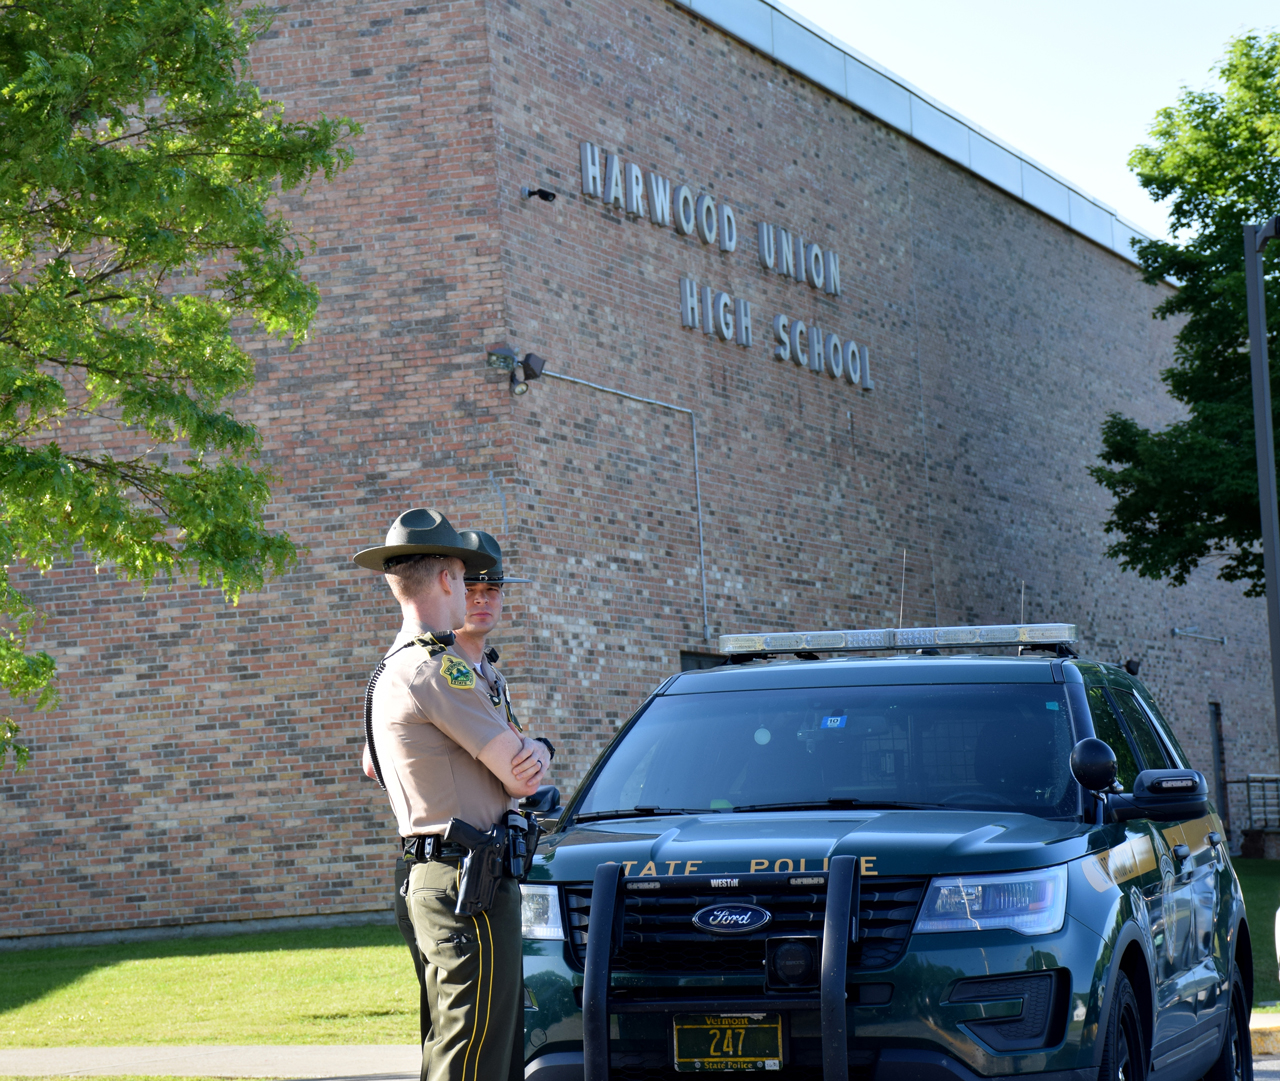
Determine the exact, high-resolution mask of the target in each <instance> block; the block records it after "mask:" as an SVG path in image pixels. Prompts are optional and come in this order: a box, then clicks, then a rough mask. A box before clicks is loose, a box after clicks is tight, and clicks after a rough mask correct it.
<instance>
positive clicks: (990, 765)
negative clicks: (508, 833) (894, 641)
mask: <svg viewBox="0 0 1280 1081" xmlns="http://www.w3.org/2000/svg"><path fill="white" fill-rule="evenodd" d="M1073 742H1074V740H1073V738H1072V733H1071V720H1070V715H1069V713H1068V711H1067V702H1066V698H1065V696H1064V694H1063V688H1062V687H1061V686H1060V685H1057V684H1031V685H1028V684H997V685H974V684H963V685H944V686H936V685H935V686H908V687H902V686H897V687H822V688H816V689H814V690H776V691H721V692H716V693H710V694H684V695H670V696H664V697H660V698H657V699H655V700H654V701H653V702H652V703H651V704H650V705H649V708H648V709H647V710H645V712H644V713H643V714H642V715H641V716H640V717H639V718H638V719H637V720H636V722H635V724H634V725H632V727H631V728H630V729H629V730H628V731H627V733H626V735H625V736H623V738H622V739H621V740H619V741H618V742H617V743H616V744H615V745H614V747H613V748H612V751H611V753H610V755H609V758H608V760H607V761H606V762H605V763H604V765H603V766H602V767H601V769H600V771H599V773H598V774H597V775H596V777H595V779H594V780H593V781H592V783H591V787H590V789H589V790H588V791H587V793H586V795H585V796H584V798H583V800H582V802H581V804H580V805H579V806H578V808H577V810H576V812H575V814H576V816H578V817H587V816H592V815H600V816H601V817H604V816H605V813H606V812H612V811H621V812H623V813H626V812H628V811H629V812H631V813H633V814H634V813H637V812H644V811H646V810H648V811H651V812H652V811H657V812H661V811H663V810H671V811H734V810H741V809H746V808H751V807H759V806H760V805H765V806H769V805H778V806H780V807H785V806H788V805H790V806H795V805H816V806H820V807H822V806H827V805H828V803H829V801H830V805H832V806H840V805H842V804H844V805H852V804H855V803H865V804H868V805H872V806H874V805H877V804H878V805H881V806H883V805H885V804H890V805H892V804H908V805H917V806H918V805H930V806H937V805H941V806H944V807H954V808H957V809H962V808H987V809H992V810H1007V809H1015V810H1018V811H1025V812H1027V813H1029V814H1035V815H1040V816H1041V817H1057V816H1074V815H1076V814H1077V812H1078V798H1077V793H1076V787H1075V784H1074V783H1073V781H1072V778H1071V771H1070V768H1069V765H1068V760H1069V757H1070V754H1071V747H1072V745H1073Z"/></svg>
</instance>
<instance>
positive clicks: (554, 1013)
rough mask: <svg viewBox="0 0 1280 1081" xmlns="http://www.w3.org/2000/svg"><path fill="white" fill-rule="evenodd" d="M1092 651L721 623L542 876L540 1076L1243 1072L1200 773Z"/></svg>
mask: <svg viewBox="0 0 1280 1081" xmlns="http://www.w3.org/2000/svg"><path fill="white" fill-rule="evenodd" d="M1075 640H1076V633H1075V628H1074V627H1072V626H1070V625H1066V624H1036V625H1014V626H999V627H942V628H923V629H922V628H916V629H911V630H884V631H836V632H817V633H807V634H759V635H727V636H725V637H722V638H721V639H720V650H721V652H722V653H723V654H725V655H726V663H725V664H723V665H722V666H720V667H717V668H713V669H708V670H703V671H692V672H682V673H680V674H679V675H676V676H672V677H671V678H670V679H668V680H667V681H666V682H665V683H663V684H662V686H660V687H659V688H658V689H657V690H656V691H655V692H654V693H653V694H652V695H651V696H650V697H649V698H648V699H647V700H646V701H645V703H644V704H643V705H642V706H641V707H640V709H639V710H638V711H637V712H636V714H635V715H634V716H633V717H632V718H631V719H630V720H629V721H628V722H627V723H626V724H625V725H624V726H623V727H622V729H621V730H620V731H619V733H618V735H617V737H616V738H615V739H614V740H613V742H612V743H611V744H610V746H609V747H608V749H607V750H606V751H605V752H604V753H603V754H601V756H600V758H599V759H598V760H597V762H596V763H595V765H594V766H593V767H592V769H591V771H590V772H589V773H588V775H587V776H586V778H585V779H584V780H583V782H582V784H581V786H580V787H579V788H578V790H577V792H576V793H575V795H574V797H573V799H572V800H571V801H570V802H569V804H568V806H567V807H565V809H564V811H563V813H562V814H561V816H560V821H559V823H558V824H557V826H556V827H555V828H554V830H553V831H552V832H551V833H550V834H549V835H548V836H547V837H546V838H545V839H544V841H543V843H542V845H541V847H540V848H539V852H538V856H537V859H536V861H535V864H534V867H533V870H532V872H531V874H530V876H529V879H528V881H527V882H526V884H525V885H524V886H523V887H522V888H523V891H524V938H525V946H524V965H525V969H524V971H525V987H526V991H525V1062H526V1065H525V1077H526V1078H529V1079H536V1081H568V1079H573V1081H583V1079H585V1081H604V1079H606V1078H613V1079H617V1081H622V1079H626V1081H640V1079H649V1078H665V1077H669V1076H673V1075H674V1074H676V1073H704V1074H705V1073H724V1072H730V1071H746V1072H761V1073H771V1072H772V1073H773V1074H776V1075H777V1076H779V1077H789V1078H822V1079H824V1081H835V1079H837V1078H839V1079H840V1081H847V1079H848V1078H849V1077H850V1076H856V1077H868V1078H875V1079H877V1081H879V1079H894V1078H904V1079H912V1081H935V1079H937V1081H943V1079H946V1081H968V1079H973V1078H979V1077H996V1076H1000V1077H1006V1076H1012V1075H1018V1076H1028V1075H1029V1076H1034V1077H1038V1078H1043V1079H1046V1081H1048V1079H1052V1081H1085V1079H1086V1078H1088V1079H1090V1081H1092V1079H1094V1078H1098V1079H1100V1081H1112V1079H1115V1081H1144V1079H1148V1078H1150V1079H1153V1081H1165V1079H1170V1081H1172V1079H1186V1081H1191V1079H1195V1078H1201V1077H1209V1078H1212V1079H1214V1081H1229V1079H1235V1081H1251V1078H1252V1060H1251V1057H1250V1050H1249V1011H1250V1008H1251V1004H1252V987H1253V970H1252V954H1251V952H1250V944H1249V930H1248V927H1247V924H1246V920H1245V910H1244V902H1243V899H1242V897H1241V893H1240V886H1239V883H1238V882H1237V880H1236V876H1235V872H1234V871H1233V870H1232V867H1231V861H1230V858H1229V856H1228V852H1227V848H1226V844H1225V841H1224V838H1223V836H1222V826H1221V823H1220V822H1219V820H1218V818H1217V816H1216V815H1215V814H1214V812H1213V810H1212V808H1211V807H1210V805H1209V802H1208V798H1207V792H1206V786H1205V781H1204V778H1203V777H1202V776H1201V775H1200V774H1199V773H1197V772H1195V771H1194V770H1192V769H1189V768H1188V765H1187V757H1186V755H1185V754H1184V753H1183V751H1182V749H1181V748H1180V747H1179V746H1178V741H1177V739H1176V738H1175V737H1174V735H1173V732H1172V731H1171V730H1170V728H1169V725H1168V724H1167V723H1166V722H1165V720H1164V718H1163V717H1162V716H1161V714H1160V710H1159V709H1158V708H1157V706H1156V704H1155V701H1154V699H1153V698H1152V697H1151V694H1150V693H1149V692H1148V691H1147V689H1146V688H1145V687H1144V686H1142V684H1141V683H1139V682H1138V681H1137V680H1136V679H1134V678H1132V677H1131V676H1130V675H1129V674H1128V673H1127V672H1126V671H1125V670H1124V669H1122V668H1118V667H1115V666H1113V665H1109V664H1099V663H1094V662H1091V661H1085V660H1080V659H1078V658H1077V656H1076V654H1075V652H1074V651H1073V650H1072V649H1071V644H1072V643H1073V642H1074V641H1075ZM996 645H1007V646H1014V647H1018V648H1017V654H1018V655H1008V656H999V655H996V656H992V655H978V654H973V655H968V656H955V655H947V654H944V653H943V652H942V651H943V650H944V649H946V650H951V649H955V648H957V647H960V648H964V647H968V648H969V649H971V650H972V649H974V648H978V649H983V650H986V649H988V647H991V646H996ZM874 650H896V651H912V652H909V653H906V654H902V653H899V655H895V656H861V657H851V656H836V657H831V658H828V659H820V658H819V656H818V655H819V654H820V653H822V652H829V653H837V654H847V653H850V652H858V651H874Z"/></svg>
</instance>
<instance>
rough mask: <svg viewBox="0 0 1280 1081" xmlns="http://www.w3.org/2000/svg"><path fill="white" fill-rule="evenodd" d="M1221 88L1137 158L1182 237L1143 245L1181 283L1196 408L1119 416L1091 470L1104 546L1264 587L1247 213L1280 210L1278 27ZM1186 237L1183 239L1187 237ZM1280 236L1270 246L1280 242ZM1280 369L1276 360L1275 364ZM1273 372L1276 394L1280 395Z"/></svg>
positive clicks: (1154, 278) (1131, 558) (1177, 376)
mask: <svg viewBox="0 0 1280 1081" xmlns="http://www.w3.org/2000/svg"><path fill="white" fill-rule="evenodd" d="M1217 70H1218V72H1219V74H1220V76H1221V81H1222V86H1223V89H1222V91H1221V92H1216V91H1192V90H1186V89H1184V90H1183V91H1182V94H1181V96H1180V98H1179V100H1178V103H1177V104H1176V105H1174V106H1172V107H1170V108H1166V109H1162V110H1160V112H1159V113H1158V114H1157V116H1156V121H1155V124H1154V125H1153V127H1152V129H1151V136H1152V142H1151V144H1150V145H1145V146H1140V147H1138V148H1137V149H1136V150H1135V151H1134V152H1133V155H1132V157H1130V159H1129V166H1130V168H1131V169H1133V170H1134V172H1136V173H1137V175H1138V179H1139V180H1140V181H1141V183H1142V185H1143V187H1145V188H1146V189H1147V190H1148V191H1149V192H1150V193H1151V195H1152V196H1153V197H1154V198H1156V199H1159V200H1163V199H1170V200H1171V203H1170V212H1169V214H1170V232H1171V235H1172V236H1173V237H1174V238H1175V240H1174V242H1172V243H1170V242H1165V241H1160V240H1153V241H1147V242H1145V243H1141V244H1137V245H1135V250H1136V251H1137V255H1138V259H1139V261H1140V263H1141V265H1142V271H1143V276H1144V278H1145V280H1146V281H1147V282H1148V283H1153V284H1154V283H1156V282H1159V281H1161V280H1162V279H1172V280H1174V281H1175V282H1177V283H1178V288H1177V292H1175V293H1173V294H1172V295H1170V296H1169V297H1168V298H1166V299H1165V300H1164V301H1163V302H1161V303H1160V304H1159V306H1157V308H1156V309H1155V314H1156V316H1157V317H1159V318H1162V319H1167V318H1170V317H1175V316H1178V317H1185V320H1186V321H1185V323H1184V324H1183V326H1182V328H1181V329H1180V330H1179V331H1178V334H1177V336H1176V345H1175V349H1174V363H1173V366H1172V367H1170V368H1168V369H1166V370H1165V371H1164V372H1163V373H1162V378H1163V379H1164V382H1165V385H1166V386H1167V387H1168V388H1169V393H1170V394H1171V395H1172V396H1173V397H1174V398H1175V399H1176V400H1177V401H1179V402H1181V403H1182V404H1183V405H1184V406H1186V411H1187V412H1186V417H1185V419H1183V420H1180V421H1178V422H1176V423H1174V424H1171V425H1169V426H1168V427H1166V428H1163V429H1160V430H1158V431H1152V430H1148V429H1146V428H1143V427H1142V426H1141V425H1139V424H1138V423H1137V422H1136V421H1134V420H1133V419H1131V418H1129V417H1125V416H1122V415H1120V414H1118V413H1112V414H1110V415H1109V416H1108V417H1107V419H1106V421H1105V422H1104V423H1103V426H1102V442H1103V452H1102V455H1101V459H1102V461H1103V462H1104V463H1105V464H1103V465H1098V466H1095V467H1094V468H1093V469H1092V470H1091V472H1092V474H1093V476H1094V478H1095V479H1096V480H1097V481H1098V482H1099V483H1100V484H1102V485H1103V486H1104V487H1106V488H1107V489H1109V490H1110V491H1111V493H1112V494H1113V495H1114V496H1115V497H1116V502H1115V505H1114V508H1113V510H1112V513H1111V517H1110V519H1109V520H1108V521H1107V523H1106V530H1107V532H1108V533H1112V534H1118V535H1119V539H1117V540H1116V541H1115V542H1114V543H1113V544H1111V545H1110V546H1109V547H1108V548H1107V554H1108V555H1109V556H1111V557H1113V558H1117V559H1119V560H1120V561H1121V566H1123V567H1124V568H1125V569H1129V570H1136V571H1137V572H1138V573H1139V574H1140V575H1142V576H1144V577H1147V578H1168V579H1170V580H1171V581H1172V582H1173V583H1174V584H1175V585H1183V584H1184V583H1185V582H1186V580H1187V576H1188V575H1189V574H1190V573H1191V571H1192V570H1194V569H1195V568H1196V567H1197V566H1198V565H1199V564H1200V563H1201V562H1202V561H1207V562H1209V563H1211V564H1216V565H1217V567H1218V575H1219V577H1220V578H1223V579H1224V580H1226V581H1228V582H1244V583H1247V588H1246V589H1245V595H1246V596H1258V595H1260V594H1261V593H1262V592H1263V591H1264V589H1265V583H1264V580H1263V570H1262V553H1261V550H1260V541H1261V526H1260V516H1259V511H1258V481H1257V466H1256V461H1257V459H1256V456H1255V454H1254V436H1253V397H1252V388H1251V383H1250V378H1249V330H1248V319H1247V313H1246V308H1245V285H1244V239H1243V235H1242V232H1241V227H1242V226H1243V224H1244V223H1245V222H1246V221H1260V220H1263V219H1265V218H1268V217H1271V216H1273V215H1275V214H1277V213H1280V34H1277V33H1272V34H1270V35H1268V36H1266V37H1260V36H1257V35H1248V36H1244V37H1240V38H1237V39H1235V40H1233V41H1231V42H1230V43H1228V46H1227V53H1226V57H1225V59H1224V60H1223V61H1222V62H1221V64H1220V65H1219V66H1218V69H1217ZM1179 238H1184V239H1182V240H1181V241H1180V240H1179ZM1276 248H1280V245H1272V249H1276ZM1276 254H1280V253H1277V252H1276V251H1274V250H1272V251H1269V253H1268V259H1267V271H1266V273H1267V304H1268V320H1269V326H1268V338H1269V342H1270V349H1271V355H1272V357H1273V358H1274V357H1277V354H1278V353H1280V350H1278V349H1277V345H1278V344H1280V343H1277V340H1276V339H1277V334H1276V329H1277V327H1280V290H1278V289H1277V282H1276V280H1275V273H1274V267H1275V259H1274V258H1273V257H1272V256H1274V255H1276ZM1273 372H1274V365H1273ZM1278 391H1280V382H1277V381H1276V379H1275V376H1274V374H1273V377H1272V394H1273V400H1274V401H1275V402H1276V403H1277V404H1278V405H1280V393H1277V392H1278Z"/></svg>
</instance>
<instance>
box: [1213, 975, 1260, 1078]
mask: <svg viewBox="0 0 1280 1081" xmlns="http://www.w3.org/2000/svg"><path fill="white" fill-rule="evenodd" d="M1204 1081H1253V1046H1252V1044H1251V1043H1250V1041H1249V1008H1248V1006H1246V1005H1245V999H1244V982H1243V981H1242V980H1241V979H1240V974H1239V973H1238V972H1236V971H1234V970H1233V971H1232V973H1231V1008H1230V1010H1228V1011H1227V1035H1226V1038H1225V1039H1224V1040H1223V1041H1222V1053H1221V1054H1220V1055H1218V1061H1217V1062H1215V1063H1214V1064H1213V1065H1212V1066H1211V1067H1210V1068H1209V1072H1208V1073H1207V1074H1205V1075H1204Z"/></svg>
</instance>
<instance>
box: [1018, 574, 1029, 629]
mask: <svg viewBox="0 0 1280 1081" xmlns="http://www.w3.org/2000/svg"><path fill="white" fill-rule="evenodd" d="M1026 621H1027V580H1026V579H1025V578H1024V579H1023V580H1022V608H1021V609H1019V611H1018V622H1019V623H1025V622H1026Z"/></svg>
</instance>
